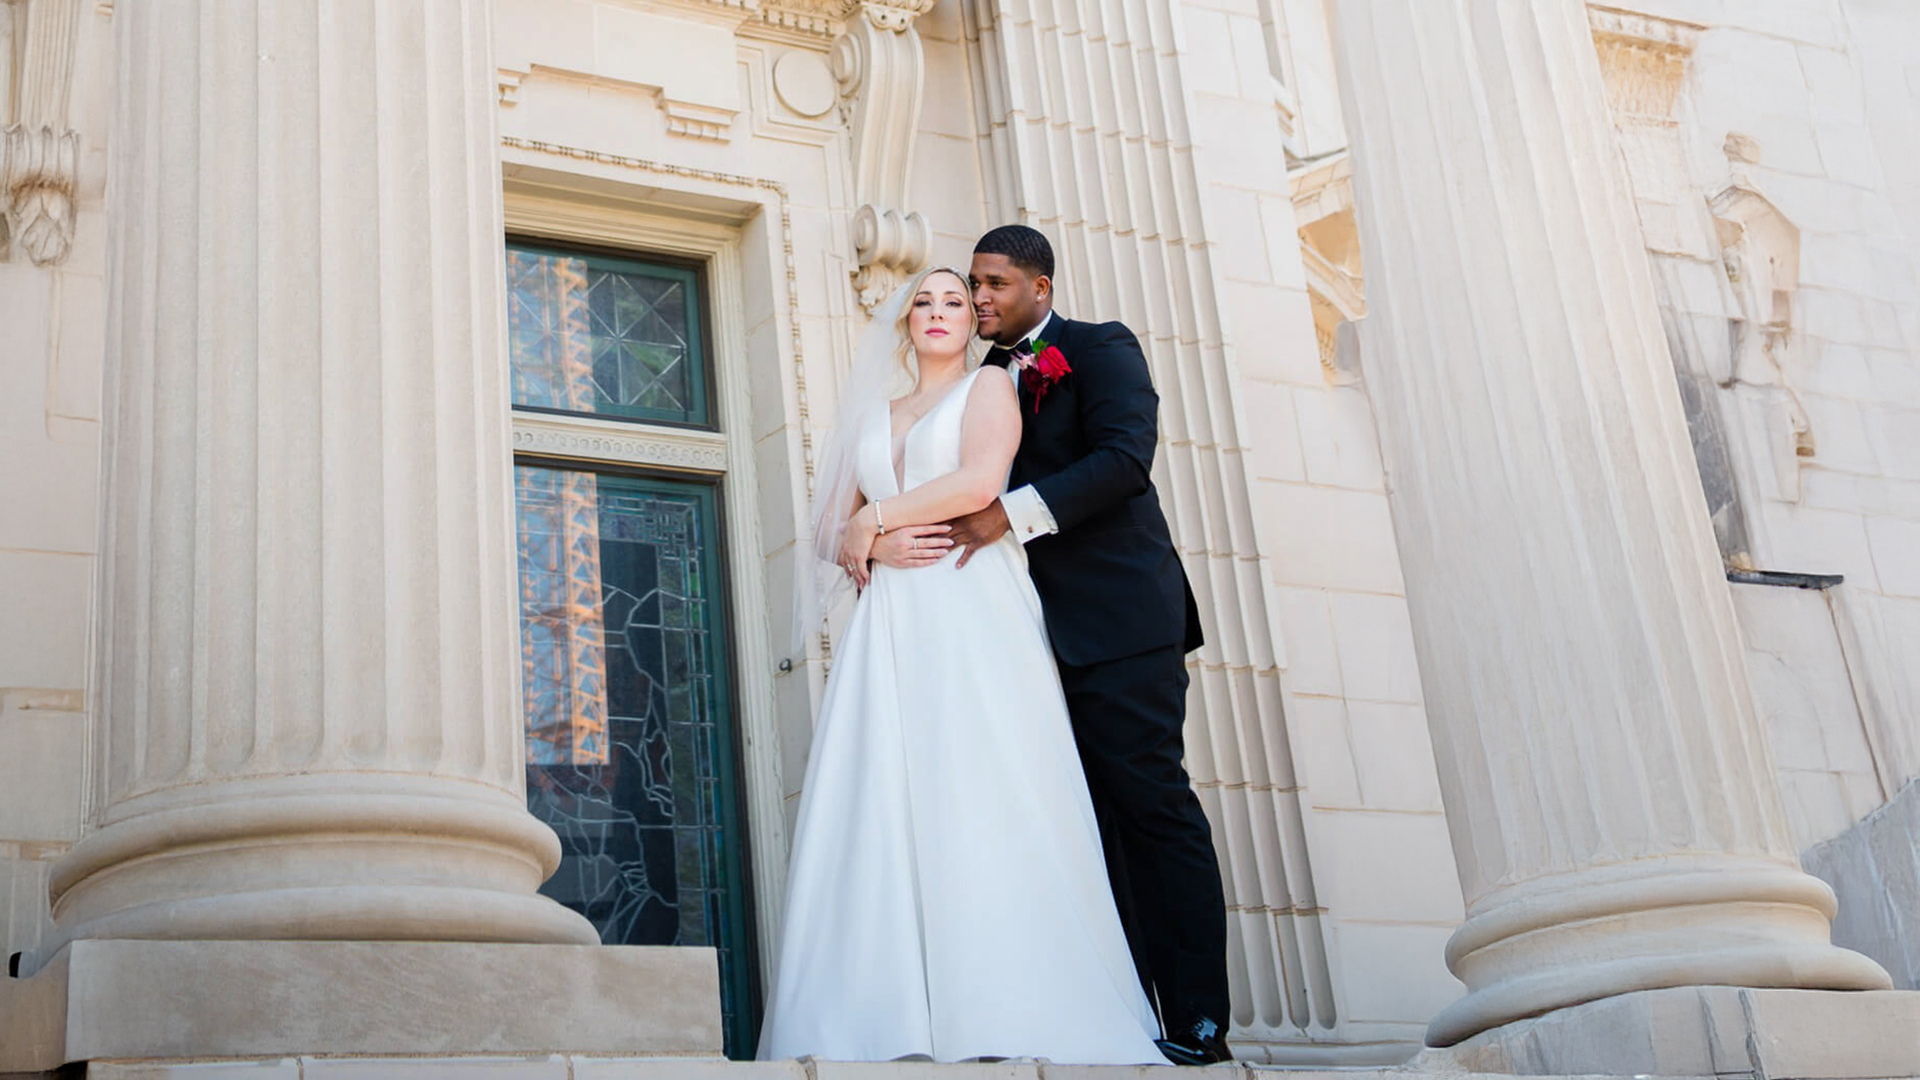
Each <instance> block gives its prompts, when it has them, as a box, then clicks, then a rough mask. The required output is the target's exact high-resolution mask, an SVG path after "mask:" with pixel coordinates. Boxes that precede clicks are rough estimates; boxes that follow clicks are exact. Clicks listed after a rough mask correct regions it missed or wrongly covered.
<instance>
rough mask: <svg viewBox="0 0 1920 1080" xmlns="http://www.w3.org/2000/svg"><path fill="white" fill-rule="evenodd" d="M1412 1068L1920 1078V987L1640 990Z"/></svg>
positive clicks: (1770, 1079)
mask: <svg viewBox="0 0 1920 1080" xmlns="http://www.w3.org/2000/svg"><path fill="white" fill-rule="evenodd" d="M1404 1069H1406V1070H1410V1071H1418V1072H1455V1073H1457V1072H1459V1071H1461V1070H1465V1071H1467V1072H1476V1073H1505V1074H1509V1075H1516V1076H1570V1075H1582V1074H1585V1075H1610V1076H1710V1077H1716V1078H1717V1080H1745V1078H1751V1080H1878V1078H1885V1077H1913V1076H1920V991H1912V990H1882V991H1862V992H1846V991H1835V990H1764V989H1763V990H1754V989H1747V988H1744V987H1737V986H1681V987H1674V988H1671V989H1666V990H1642V991H1638V992H1636V993H1631V994H1621V995H1619V996H1617V997H1610V998H1607V999H1605V1000H1602V1001H1592V1002H1588V1003H1586V1004H1584V1005H1575V1006H1573V1007H1571V1008H1566V1009H1557V1010H1555V1011H1553V1012H1550V1013H1547V1014H1545V1015H1544V1016H1536V1017H1534V1018H1532V1019H1529V1020H1521V1021H1518V1022H1516V1023H1512V1024H1507V1025H1505V1026H1504V1027H1497V1028H1494V1029H1492V1030H1491V1031H1485V1032H1482V1033H1480V1034H1478V1035H1475V1036H1474V1037H1473V1038H1471V1039H1468V1040H1466V1041H1465V1042H1462V1043H1458V1044H1456V1045H1454V1046H1449V1047H1447V1048H1445V1049H1439V1050H1425V1051H1422V1052H1421V1053H1420V1054H1419V1055H1417V1056H1416V1057H1414V1059H1413V1060H1412V1061H1409V1062H1408V1063H1407V1064H1406V1065H1405V1066H1404Z"/></svg>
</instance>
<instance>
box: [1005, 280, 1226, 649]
mask: <svg viewBox="0 0 1920 1080" xmlns="http://www.w3.org/2000/svg"><path fill="white" fill-rule="evenodd" d="M1038 336H1039V339H1040V340H1041V341H1044V342H1046V343H1047V344H1049V345H1056V346H1058V347H1059V348H1060V352H1061V353H1062V354H1063V355H1064V356H1065V357H1066V360H1067V364H1068V366H1070V367H1071V368H1072V369H1073V371H1072V373H1071V374H1069V375H1067V376H1065V377H1064V378H1062V379H1061V380H1060V381H1059V382H1058V383H1056V384H1054V386H1053V387H1052V388H1051V389H1049V390H1048V391H1047V392H1046V394H1045V395H1043V396H1042V397H1041V398H1040V401H1039V403H1038V406H1037V408H1036V406H1035V402H1034V397H1033V395H1032V394H1030V393H1027V392H1026V391H1025V390H1022V392H1021V394H1020V415H1021V420H1022V431H1021V435H1020V451H1019V453H1018V454H1017V455H1015V457H1014V459H1013V474H1012V476H1011V477H1009V479H1008V483H1007V487H1008V489H1009V490H1011V489H1013V488H1018V487H1021V486H1023V485H1026V484H1032V485H1033V488H1034V490H1035V491H1036V492H1038V493H1039V495H1040V498H1041V499H1042V500H1044V501H1045V502H1046V504H1047V509H1048V511H1050V512H1051V513H1052V514H1053V520H1054V523H1055V524H1056V525H1058V526H1059V527H1060V531H1059V532H1057V533H1055V534H1053V535H1051V536H1042V537H1037V538H1035V539H1033V540H1031V541H1029V542H1028V543H1027V545H1026V548H1027V565H1028V569H1029V571H1030V572H1031V573H1032V575H1033V584H1034V588H1035V589H1036V590H1037V591H1038V592H1039V593H1040V603H1041V607H1042V609H1043V610H1044V612H1045V614H1046V620H1047V634H1048V636H1049V637H1051V638H1052V639H1053V651H1054V653H1055V655H1057V656H1058V657H1059V658H1060V661H1061V662H1062V663H1066V664H1071V665H1074V666H1085V665H1088V664H1096V663H1100V662H1102V661H1107V660H1115V659H1119V658H1120V657H1123V656H1133V655H1135V654H1137V653H1143V652H1146V651H1148V650H1150V649H1162V648H1166V647H1168V646H1171V645H1181V646H1183V651H1186V652H1191V651H1193V650H1194V649H1197V648H1199V647H1200V646H1201V644H1202V641H1203V639H1202V635H1201V631H1200V613H1199V610H1198V608H1197V607H1196V606H1195V604H1194V601H1193V590H1192V588H1190V587H1189V586H1188V584H1187V574H1186V570H1185V569H1184V568H1182V567H1181V565H1180V557H1179V556H1178V555H1177V554H1175V552H1174V550H1173V538H1172V536H1171V534H1170V533H1169V532H1168V531H1167V517H1166V514H1164V513H1163V512H1162V511H1161V509H1160V496H1159V495H1158V493H1156V492H1155V491H1154V489H1153V480H1152V478H1151V476H1150V475H1149V474H1150V472H1151V470H1152V468H1153V453H1154V447H1155V444H1156V443H1157V442H1158V441H1159V411H1160V395H1159V394H1157V393H1155V392H1154V389H1153V380H1152V379H1151V378H1150V377H1149V376H1148V374H1147V358H1146V356H1145V354H1143V353H1142V352H1141V351H1140V342H1139V340H1138V339H1136V338H1135V337H1134V336H1133V331H1131V330H1128V329H1127V328H1126V327H1125V326H1124V325H1122V324H1120V323H1117V322H1111V323H1083V322H1074V321H1073V320H1071V319H1063V318H1061V317H1060V316H1059V315H1051V316H1049V317H1048V320H1047V324H1046V327H1045V329H1043V330H1041V332H1040V334H1039V335H1038ZM1008 359H1009V358H1008V355H1007V353H1006V352H1005V351H1004V350H1001V349H995V350H993V351H992V352H991V353H989V354H988V362H989V363H995V364H1001V365H1005V364H1006V363H1007V362H1008Z"/></svg>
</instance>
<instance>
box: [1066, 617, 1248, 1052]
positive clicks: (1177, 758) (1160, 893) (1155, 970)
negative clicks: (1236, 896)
mask: <svg viewBox="0 0 1920 1080" xmlns="http://www.w3.org/2000/svg"><path fill="white" fill-rule="evenodd" d="M1060 681H1061V685H1062V687H1063V688H1064V689H1065V690H1066V695H1067V712H1068V715H1069V716H1070V717H1071V719H1072V722H1073V735H1074V741H1075V742H1077V743H1078V744H1079V747H1080V761H1081V764H1082V765H1083V767H1084V768H1085V769H1086V774H1087V787H1088V788H1089V789H1090V791H1091V793H1092V795H1093V808H1094V814H1095V816H1096V817H1097V818H1098V819H1099V822H1100V835H1101V839H1102V842H1103V843H1104V845H1105V847H1106V855H1107V873H1108V876H1109V877H1110V879H1111V881H1112V884H1113V892H1114V900H1115V902H1116V904H1117V905H1118V906H1119V909H1120V922H1121V925H1122V926H1123V927H1125V929H1126V933H1127V943H1128V945H1129V946H1130V947H1131V948H1132V950H1133V959H1134V965H1135V967H1136V968H1137V969H1138V971H1139V972H1140V981H1141V983H1142V984H1143V985H1145V986H1146V989H1147V999H1148V1000H1149V1001H1153V1002H1155V1003H1156V1004H1157V1006H1158V1007H1159V1010H1160V1016H1161V1020H1162V1022H1163V1023H1165V1024H1166V1025H1167V1026H1168V1027H1169V1028H1171V1027H1174V1026H1177V1025H1181V1024H1185V1023H1187V1022H1188V1021H1191V1020H1193V1019H1196V1018H1198V1017H1207V1018H1209V1019H1212V1020H1214V1021H1215V1022H1217V1023H1218V1024H1219V1025H1220V1026H1221V1028H1222V1029H1223V1030H1224V1029H1225V1028H1226V1026H1227V1024H1228V1021H1229V1016H1228V1009H1229V1007H1230V1006H1229V1002H1228V991H1227V920H1226V902H1225V899H1224V896H1223V894H1222V892H1221V888H1220V863H1219V859H1218V857H1217V856H1216V855H1215V854H1214V849H1213V831H1212V829H1211V828H1210V827H1209V826H1208V824H1207V818H1206V814H1205V813H1204V812H1203V811H1202V810H1201V809H1200V799H1199V797H1198V796H1196V795H1195V794H1194V793H1193V785H1192V783H1191V781H1189V780H1188V778H1187V770H1186V766H1185V765H1184V764H1182V762H1181V759H1182V757H1183V756H1184V747H1183V741H1182V738H1181V729H1182V726H1183V724H1184V721H1185V718H1186V700H1187V669H1186V663H1185V654H1184V653H1182V652H1181V651H1180V649H1179V647H1178V646H1172V647H1168V648H1165V649H1156V650H1154V651H1152V652H1146V653H1141V654H1139V655H1137V656H1128V657H1122V658H1121V659H1118V660H1108V661H1104V662H1102V663H1097V664H1088V665H1086V666H1084V667H1081V666H1075V665H1071V664H1061V665H1060Z"/></svg>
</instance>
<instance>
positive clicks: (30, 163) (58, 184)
mask: <svg viewBox="0 0 1920 1080" xmlns="http://www.w3.org/2000/svg"><path fill="white" fill-rule="evenodd" d="M79 163H80V136H79V134H78V133H77V132H72V131H56V130H54V129H53V128H51V127H42V128H39V129H37V130H36V129H32V128H28V127H26V126H25V125H22V124H15V125H13V126H12V127H9V128H7V129H5V131H4V132H0V192H3V193H4V197H5V211H4V217H3V218H0V221H4V225H0V250H5V249H10V248H16V247H17V248H18V249H19V250H20V251H22V252H25V253H26V255H27V257H28V258H30V259H32V260H33V264H34V265H35V266H51V265H53V264H54V263H57V262H59V261H60V260H62V259H64V258H66V257H67V252H68V251H69V250H70V249H71V248H72V247H73V188H74V180H75V177H76V176H77V175H78V173H79Z"/></svg>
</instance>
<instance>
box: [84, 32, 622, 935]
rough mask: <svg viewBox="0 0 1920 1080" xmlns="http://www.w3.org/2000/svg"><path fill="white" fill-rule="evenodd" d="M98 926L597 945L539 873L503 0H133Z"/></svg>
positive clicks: (125, 53) (123, 162) (95, 859)
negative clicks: (503, 127) (502, 125)
mask: <svg viewBox="0 0 1920 1080" xmlns="http://www.w3.org/2000/svg"><path fill="white" fill-rule="evenodd" d="M114 21H115V22H116V23H117V24H118V34H119V37H118V65H119V70H118V74H117V78H116V80H115V83H116V94H117V99H116V108H117V114H116V119H115V132H114V136H113V140H114V141H113V161H112V170H113V173H112V183H111V185H110V191H111V196H110V197H111V199H112V206H111V207H110V211H109V213H110V218H111V220H112V222H113V229H114V231H113V235H112V239H111V243H110V251H109V255H108V264H109V276H108V288H109V326H108V339H107V366H108V371H109V375H108V386H107V391H106V397H107V401H106V418H105V419H106V422H105V424H104V429H105V448H104V449H105V456H104V460H105V463H106V482H105V496H104V504H103V514H102V520H103V525H102V528H103V536H102V552H103V554H102V556H101V576H100V582H99V597H100V600H99V603H100V608H99V635H100V636H99V639H98V648H97V650H96V651H97V661H98V663H97V670H96V685H97V694H96V702H95V710H94V712H95V723H96V725H97V727H96V732H97V739H96V743H97V745H96V755H95V775H94V778H93V779H94V807H93V811H92V818H93V824H94V826H95V828H94V831H93V832H92V833H91V834H90V835H89V836H88V837H87V838H86V839H84V840H83V841H82V842H81V843H80V844H78V845H77V846H76V847H75V848H74V849H73V851H72V852H71V853H70V854H69V855H68V856H67V858H66V859H65V860H64V861H62V862H61V863H60V864H59V866H58V867H57V868H56V870H55V873H54V880H53V885H52V891H53V899H54V904H55V907H54V911H55V915H56V918H57V921H58V923H59V926H60V928H61V931H62V936H63V937H64V938H66V939H72V938H80V937H163V938H202V937H219V938H354V939H416V940H419V939H448V940H494V941H544V942H591V941H594V940H596V937H595V935H594V933H593V930H592V928H591V926H590V925H589V924H588V923H587V922H586V921H585V920H584V919H582V918H581V917H579V916H578V915H576V914H574V913H573V912H570V911H567V910H566V909H564V908H561V907H560V906H559V905H557V904H554V903H552V902H551V901H549V900H547V899H545V898H544V897H540V896H538V895H537V894H536V893H535V889H536V888H537V887H538V886H539V883H540V882H541V881H542V880H544V879H545V877H546V876H547V875H548V874H549V873H551V872H552V870H553V868H554V867H555V866H556V865H557V863H558V860H559V845H558V842H557V840H556V839H555V837H554V835H553V833H552V831H551V830H550V829H548V828H547V827H546V826H545V825H543V824H540V823H539V822H537V821H536V820H535V819H534V818H533V817H532V816H531V815H530V814H529V813H528V812H527V810H526V805H525V797H524V786H523V785H524V782H525V781H524V761H525V750H524V748H523V742H522V736H521V734H520V728H519V717H518V715H517V713H516V709H517V704H518V702H517V696H516V693H515V685H514V678H515V674H516V670H517V664H518V648H517V641H516V624H515V620H514V607H513V591H512V590H513V587H514V585H513V582H514V576H513V547H512V544H513V539H512V537H513V531H512V518H511V507H510V502H509V490H510V489H509V468H510V465H509V450H508V414H507V400H506V371H505V361H504V354H503V344H502V334H501V327H502V320H501V307H500V305H501V303H502V302H503V289H502V283H501V274H502V269H501V263H502V223H501V212H500V195H499V175H498V166H497V163H496V160H495V149H494V134H493V117H492V109H491V98H490V96H489V92H488V91H489V74H490V72H491V68H492V65H491V62H490V59H489V49H490V42H489V31H488V4H487V2H486V0H259V2H256V3H247V4H242V5H237V6H236V5H233V4H228V3H222V2H218V0H192V2H186V0H183V2H178V3H165V4H160V3H151V2H135V3H125V4H122V5H121V6H120V8H119V9H118V10H117V11H116V13H115V16H114Z"/></svg>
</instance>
